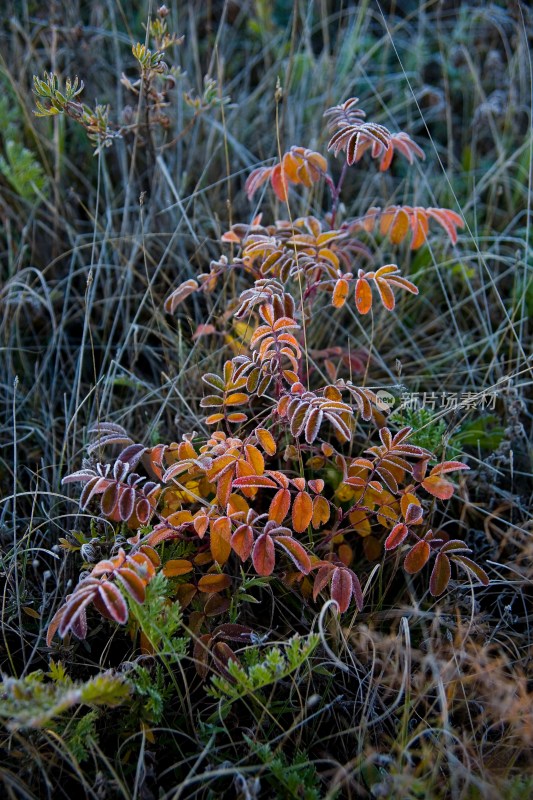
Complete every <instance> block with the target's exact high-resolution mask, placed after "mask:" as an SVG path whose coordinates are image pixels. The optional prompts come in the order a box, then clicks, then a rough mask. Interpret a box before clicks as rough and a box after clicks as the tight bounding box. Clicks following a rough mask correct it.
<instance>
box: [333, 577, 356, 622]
mask: <svg viewBox="0 0 533 800" xmlns="http://www.w3.org/2000/svg"><path fill="white" fill-rule="evenodd" d="M352 591H353V585H352V576H351V575H350V573H349V571H348V570H347V569H342V567H337V568H336V569H335V571H334V573H333V578H332V579H331V599H332V600H335V602H336V603H337V605H338V606H339V611H340V612H341V614H343V613H344V612H345V611H346V609H347V608H348V606H349V605H350V601H351V599H352Z"/></svg>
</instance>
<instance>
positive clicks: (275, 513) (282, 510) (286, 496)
mask: <svg viewBox="0 0 533 800" xmlns="http://www.w3.org/2000/svg"><path fill="white" fill-rule="evenodd" d="M290 505H291V493H290V492H289V490H288V489H279V490H278V491H277V492H276V494H275V495H274V497H273V498H272V502H271V503H270V508H269V509H268V518H269V519H273V520H274V521H275V522H277V523H278V525H281V523H282V522H283V520H284V519H285V517H286V516H287V513H288V511H289V508H290Z"/></svg>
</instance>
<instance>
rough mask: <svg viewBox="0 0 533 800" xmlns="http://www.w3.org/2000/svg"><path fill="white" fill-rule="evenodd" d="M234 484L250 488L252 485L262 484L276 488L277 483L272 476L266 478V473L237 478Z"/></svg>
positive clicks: (238, 486) (237, 486) (236, 486)
mask: <svg viewBox="0 0 533 800" xmlns="http://www.w3.org/2000/svg"><path fill="white" fill-rule="evenodd" d="M233 486H234V487H235V488H242V487H246V488H250V487H256V488H257V487H260V486H267V487H269V488H270V489H276V488H277V487H276V484H275V483H274V481H273V480H271V478H266V477H265V476H264V475H245V476H244V477H243V478H236V479H235V480H234V481H233Z"/></svg>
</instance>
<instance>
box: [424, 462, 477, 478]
mask: <svg viewBox="0 0 533 800" xmlns="http://www.w3.org/2000/svg"><path fill="white" fill-rule="evenodd" d="M458 469H470V467H469V466H468V465H467V464H463V462H462V461H443V462H442V464H437V466H436V467H433V469H432V470H431V472H430V473H429V474H430V475H443V474H444V473H445V472H455V470H458Z"/></svg>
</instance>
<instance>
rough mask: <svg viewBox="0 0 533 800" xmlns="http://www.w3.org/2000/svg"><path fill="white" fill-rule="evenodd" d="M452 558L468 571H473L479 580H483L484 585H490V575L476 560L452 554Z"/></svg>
mask: <svg viewBox="0 0 533 800" xmlns="http://www.w3.org/2000/svg"><path fill="white" fill-rule="evenodd" d="M451 559H452V561H454V562H455V563H456V564H459V565H460V566H461V567H463V569H466V570H467V571H468V572H472V573H473V574H474V575H475V576H476V578H477V579H478V581H481V583H482V584H483V586H488V585H489V583H490V580H489V576H488V575H487V573H486V572H485V570H484V569H482V568H481V567H480V566H479V564H476V562H475V561H472V559H471V558H467V557H466V556H459V555H457V556H456V555H453V556H451Z"/></svg>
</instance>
